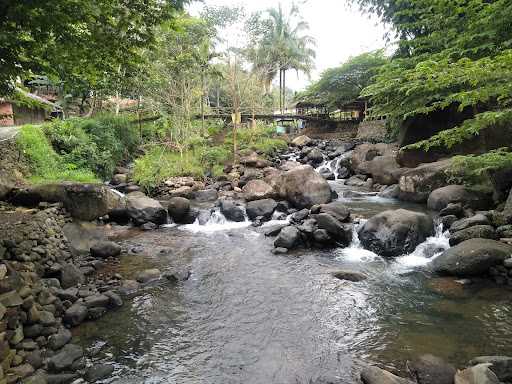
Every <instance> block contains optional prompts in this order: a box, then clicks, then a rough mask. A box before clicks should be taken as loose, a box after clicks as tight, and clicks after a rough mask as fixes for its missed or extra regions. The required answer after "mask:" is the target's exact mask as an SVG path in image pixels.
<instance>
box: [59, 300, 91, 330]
mask: <svg viewBox="0 0 512 384" xmlns="http://www.w3.org/2000/svg"><path fill="white" fill-rule="evenodd" d="M86 317H87V307H86V306H85V305H83V304H81V303H75V304H73V305H72V306H71V307H69V308H68V309H67V310H66V312H64V317H63V321H64V323H66V324H69V325H71V326H73V327H74V326H77V325H79V324H81V323H82V322H83V321H84V320H85V319H86Z"/></svg>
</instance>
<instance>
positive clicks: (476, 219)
mask: <svg viewBox="0 0 512 384" xmlns="http://www.w3.org/2000/svg"><path fill="white" fill-rule="evenodd" d="M490 223H491V222H490V220H489V219H488V218H487V216H485V215H482V214H481V213H477V214H476V215H474V216H471V217H468V218H465V219H460V220H457V221H456V222H454V223H453V224H452V225H451V227H450V232H452V233H453V232H457V231H462V230H463V229H466V228H470V227H474V226H475V225H489V224H490Z"/></svg>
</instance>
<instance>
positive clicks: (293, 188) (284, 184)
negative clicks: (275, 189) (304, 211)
mask: <svg viewBox="0 0 512 384" xmlns="http://www.w3.org/2000/svg"><path fill="white" fill-rule="evenodd" d="M279 194H280V196H281V197H283V198H285V199H287V200H288V201H289V202H291V203H292V204H293V205H294V206H295V207H296V208H309V207H311V206H313V205H316V204H326V203H329V202H331V199H332V197H331V196H332V192H331V187H330V186H329V183H328V182H327V181H326V180H325V179H324V178H323V177H322V176H320V175H319V174H318V173H317V172H315V170H314V169H313V167H311V166H309V165H302V166H300V167H296V168H294V169H292V170H290V171H287V172H285V173H283V174H282V176H281V182H280V185H279Z"/></svg>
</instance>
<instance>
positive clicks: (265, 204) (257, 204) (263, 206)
mask: <svg viewBox="0 0 512 384" xmlns="http://www.w3.org/2000/svg"><path fill="white" fill-rule="evenodd" d="M276 208H277V203H276V201H275V200H272V199H264V200H255V201H250V202H248V203H247V206H246V207H245V209H246V212H247V216H249V219H251V220H254V219H256V218H257V217H260V216H261V217H263V219H264V220H269V219H270V218H271V217H272V214H273V213H274V211H275V210H276Z"/></svg>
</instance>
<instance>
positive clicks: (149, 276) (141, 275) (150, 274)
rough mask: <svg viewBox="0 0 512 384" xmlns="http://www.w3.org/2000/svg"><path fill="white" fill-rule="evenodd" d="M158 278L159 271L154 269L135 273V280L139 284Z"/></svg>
mask: <svg viewBox="0 0 512 384" xmlns="http://www.w3.org/2000/svg"><path fill="white" fill-rule="evenodd" d="M159 278H160V271H159V270H158V269H156V268H151V269H145V270H143V271H140V272H138V273H137V275H136V277H135V280H137V281H138V282H139V283H147V282H150V281H152V280H157V279H159Z"/></svg>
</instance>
